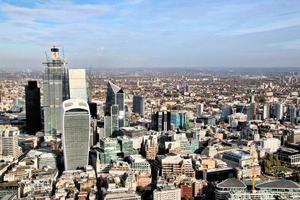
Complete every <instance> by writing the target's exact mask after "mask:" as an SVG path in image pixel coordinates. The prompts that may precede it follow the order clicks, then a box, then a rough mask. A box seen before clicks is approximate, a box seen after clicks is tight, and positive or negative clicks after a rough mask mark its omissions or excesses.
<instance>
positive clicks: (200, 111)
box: [196, 103, 204, 118]
mask: <svg viewBox="0 0 300 200" xmlns="http://www.w3.org/2000/svg"><path fill="white" fill-rule="evenodd" d="M196 110H197V118H200V117H201V116H202V114H203V110H204V104H203V103H200V104H198V105H197V106H196Z"/></svg>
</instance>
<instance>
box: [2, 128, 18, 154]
mask: <svg viewBox="0 0 300 200" xmlns="http://www.w3.org/2000/svg"><path fill="white" fill-rule="evenodd" d="M19 134H20V131H19V129H18V128H17V127H8V128H6V129H0V155H2V156H12V157H13V158H15V159H16V158H18V157H19V156H20V155H21V153H22V150H21V147H19V145H18V136H19Z"/></svg>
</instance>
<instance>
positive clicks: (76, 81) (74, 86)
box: [69, 69, 88, 101]
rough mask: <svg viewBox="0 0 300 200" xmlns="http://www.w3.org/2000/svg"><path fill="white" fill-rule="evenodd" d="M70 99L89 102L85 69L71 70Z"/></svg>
mask: <svg viewBox="0 0 300 200" xmlns="http://www.w3.org/2000/svg"><path fill="white" fill-rule="evenodd" d="M69 88H70V99H83V100H84V101H88V92H87V81H86V73H85V69H69Z"/></svg>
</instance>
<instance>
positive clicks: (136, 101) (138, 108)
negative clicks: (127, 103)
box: [132, 96, 145, 116]
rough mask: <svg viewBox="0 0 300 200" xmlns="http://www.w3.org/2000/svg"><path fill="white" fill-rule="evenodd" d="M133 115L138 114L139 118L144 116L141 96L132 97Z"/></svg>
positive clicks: (143, 104) (143, 103)
mask: <svg viewBox="0 0 300 200" xmlns="http://www.w3.org/2000/svg"><path fill="white" fill-rule="evenodd" d="M132 111H133V112H134V113H138V114H139V115H141V116H144V112H145V102H144V97H142V96H133V109H132Z"/></svg>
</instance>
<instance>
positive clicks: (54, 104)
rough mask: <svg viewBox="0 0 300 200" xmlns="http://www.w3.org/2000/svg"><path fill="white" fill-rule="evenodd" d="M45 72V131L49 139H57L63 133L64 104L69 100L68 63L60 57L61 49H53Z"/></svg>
mask: <svg viewBox="0 0 300 200" xmlns="http://www.w3.org/2000/svg"><path fill="white" fill-rule="evenodd" d="M43 64H44V65H45V66H46V67H45V71H44V83H43V84H44V91H43V95H44V96H43V98H44V105H43V106H44V131H45V136H46V139H47V138H55V137H56V134H57V133H61V131H62V125H61V122H62V119H61V110H62V102H63V101H64V100H65V99H68V98H69V92H68V88H69V87H68V81H67V80H68V75H67V70H66V68H65V64H66V62H65V61H64V60H63V59H61V58H60V57H59V49H58V48H56V47H53V48H51V58H47V61H46V62H45V63H43Z"/></svg>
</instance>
